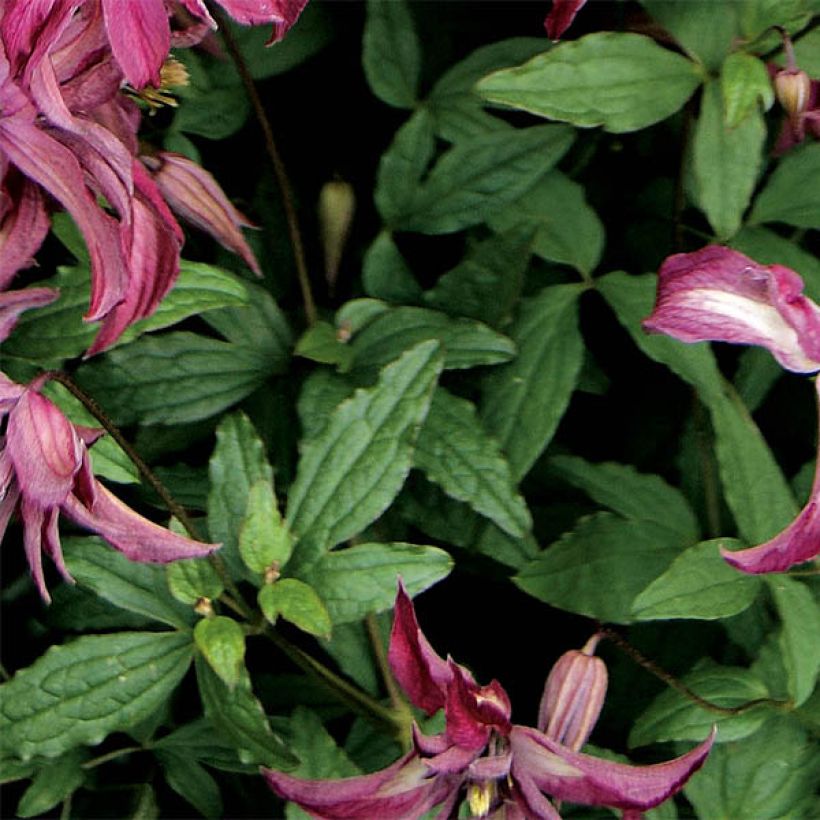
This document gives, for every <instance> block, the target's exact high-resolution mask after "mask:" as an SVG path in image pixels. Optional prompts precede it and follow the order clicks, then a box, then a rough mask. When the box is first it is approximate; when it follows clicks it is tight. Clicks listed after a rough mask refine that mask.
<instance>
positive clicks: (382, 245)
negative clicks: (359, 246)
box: [362, 231, 421, 304]
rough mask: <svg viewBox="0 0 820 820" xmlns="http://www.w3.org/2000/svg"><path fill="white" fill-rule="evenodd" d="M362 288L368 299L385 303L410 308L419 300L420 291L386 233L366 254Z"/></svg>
mask: <svg viewBox="0 0 820 820" xmlns="http://www.w3.org/2000/svg"><path fill="white" fill-rule="evenodd" d="M362 285H363V286H364V290H365V293H367V295H368V296H373V297H375V298H377V299H386V300H387V301H388V302H396V303H398V304H413V303H414V302H417V301H418V300H419V298H420V297H421V287H420V286H419V283H418V282H417V281H416V280H415V278H414V276H413V273H412V271H411V270H410V268H409V267H408V265H407V262H406V261H405V259H404V257H403V256H402V255H401V251H399V249H398V248H397V247H396V243H395V242H394V241H393V237H392V236H391V235H390V233H389V232H388V231H382V232H381V233H380V234H379V235H378V236H377V237H376V238H375V239H374V240H373V242H372V244H371V245H370V247H369V248H368V249H367V251H366V252H365V255H364V261H363V262H362Z"/></svg>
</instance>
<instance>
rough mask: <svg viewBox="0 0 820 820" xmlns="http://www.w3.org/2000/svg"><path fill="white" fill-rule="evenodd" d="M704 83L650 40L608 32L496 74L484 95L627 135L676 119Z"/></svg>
mask: <svg viewBox="0 0 820 820" xmlns="http://www.w3.org/2000/svg"><path fill="white" fill-rule="evenodd" d="M700 81H701V69H699V67H698V66H697V65H696V64H695V63H693V62H692V61H691V60H687V59H686V58H685V57H682V56H680V55H679V54H675V53H673V52H672V51H669V50H668V49H665V48H662V47H661V46H659V45H658V44H657V43H655V42H654V41H653V40H651V39H650V38H649V37H644V36H642V35H639V34H632V33H621V32H600V33H596V34H588V35H586V36H585V37H582V38H581V39H580V40H575V41H570V42H565V43H562V44H561V45H559V46H557V47H555V48H553V49H552V50H551V51H548V52H547V53H546V54H540V55H538V56H537V57H534V58H533V59H531V60H530V61H529V62H526V63H524V64H523V65H520V66H516V67H514V68H507V69H503V70H501V71H496V72H494V73H492V74H490V75H488V76H487V77H485V78H484V79H483V80H481V81H480V82H479V83H478V85H477V86H476V90H477V92H478V94H479V95H480V96H482V97H483V98H484V99H485V100H488V101H489V102H492V103H499V104H501V105H505V106H509V107H511V108H518V109H522V110H524V111H529V112H530V113H532V114H537V115H539V116H541V117H547V118H549V119H553V120H562V121H564V122H570V123H573V124H574V125H579V126H582V127H591V126H596V125H603V126H604V128H605V129H606V130H607V131H612V132H614V133H620V132H624V131H637V130H638V129H640V128H645V127H646V126H648V125H652V124H653V123H656V122H659V121H660V120H663V119H666V118H667V117H668V116H670V115H671V114H674V113H675V111H677V110H678V109H679V108H681V107H682V106H683V104H684V103H685V102H686V100H688V99H689V97H690V96H691V95H692V92H693V91H694V90H695V89H696V88H697V87H698V85H699V84H700Z"/></svg>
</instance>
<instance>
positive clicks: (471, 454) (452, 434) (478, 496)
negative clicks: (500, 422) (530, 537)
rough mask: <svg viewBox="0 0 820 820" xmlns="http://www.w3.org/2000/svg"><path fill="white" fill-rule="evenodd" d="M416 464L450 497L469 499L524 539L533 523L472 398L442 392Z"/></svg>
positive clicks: (419, 443)
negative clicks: (479, 416)
mask: <svg viewBox="0 0 820 820" xmlns="http://www.w3.org/2000/svg"><path fill="white" fill-rule="evenodd" d="M413 465H414V466H415V467H417V468H418V469H420V470H422V471H423V472H424V473H425V475H426V476H427V478H428V479H430V481H432V482H434V483H435V484H438V485H439V486H440V487H441V488H442V489H443V490H444V492H445V493H447V495H449V496H450V497H452V498H455V499H456V500H458V501H464V502H465V503H467V504H468V505H469V506H470V507H472V508H473V509H474V510H475V511H476V512H478V513H481V515H483V516H485V517H486V518H489V519H490V520H491V521H493V522H494V523H495V524H496V525H497V526H498V527H500V528H501V529H502V530H504V531H505V532H507V533H509V534H510V535H512V536H515V537H523V536H524V535H526V533H527V532H528V531H529V529H530V528H531V527H532V519H531V517H530V513H529V510H528V509H527V505H526V503H525V502H524V499H523V498H522V497H521V495H520V494H519V493H518V491H517V489H516V487H515V483H514V481H513V478H512V474H511V472H510V466H509V464H508V463H507V461H506V459H505V458H504V456H503V455H502V453H501V449H500V447H499V445H498V442H497V441H496V440H495V439H493V438H492V437H491V436H489V435H488V434H487V432H486V431H485V430H484V428H483V427H482V426H481V422H480V421H479V419H478V414H477V412H476V409H475V406H474V405H473V404H472V403H471V402H469V401H467V400H466V399H461V398H458V397H457V396H454V395H452V394H451V393H448V392H447V391H446V390H443V389H439V390H436V392H435V394H434V396H433V402H432V404H431V405H430V412H429V414H428V415H427V419H426V420H425V422H424V425H423V426H422V428H421V433H420V434H419V438H418V441H417V442H416V452H415V455H414V457H413Z"/></svg>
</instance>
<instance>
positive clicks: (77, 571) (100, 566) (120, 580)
mask: <svg viewBox="0 0 820 820" xmlns="http://www.w3.org/2000/svg"><path fill="white" fill-rule="evenodd" d="M62 541H63V556H64V558H65V563H66V567H68V571H69V572H70V573H71V575H72V576H73V577H74V580H75V581H77V584H78V585H79V586H80V587H81V588H82V589H90V590H91V591H92V592H94V593H95V594H96V595H99V596H100V597H101V598H104V599H105V600H106V601H109V602H111V603H112V604H114V605H115V606H118V607H120V608H121V609H125V610H128V611H129V612H136V613H138V614H140V615H144V616H145V617H147V618H151V619H152V620H155V621H161V622H162V623H166V624H169V625H170V626H174V627H182V628H185V627H187V626H190V625H191V623H192V620H193V619H192V617H191V613H190V611H189V610H188V609H187V608H186V607H184V606H180V605H179V604H177V602H176V601H174V600H172V598H171V596H170V595H169V594H168V588H167V587H166V586H165V568H164V567H161V566H157V565H156V564H142V563H138V562H136V561H129V560H128V559H127V558H126V557H125V556H124V555H121V554H120V553H119V552H117V551H116V550H114V549H113V548H112V547H110V546H109V545H108V544H106V543H105V542H104V541H102V540H101V539H99V538H63V539H62Z"/></svg>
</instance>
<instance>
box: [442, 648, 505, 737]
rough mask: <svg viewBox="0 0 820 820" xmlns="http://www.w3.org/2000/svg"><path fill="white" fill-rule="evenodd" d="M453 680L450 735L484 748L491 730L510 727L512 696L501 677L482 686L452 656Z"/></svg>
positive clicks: (448, 712) (447, 711) (449, 692)
mask: <svg viewBox="0 0 820 820" xmlns="http://www.w3.org/2000/svg"><path fill="white" fill-rule="evenodd" d="M449 663H450V669H451V670H452V674H453V680H452V683H451V684H450V685H449V686H448V687H447V703H446V706H445V716H446V718H447V728H446V735H447V739H448V740H450V741H451V742H453V743H455V744H456V745H457V746H460V747H463V748H465V749H470V750H472V751H473V752H479V751H481V750H482V749H483V748H484V747H485V746H486V745H487V741H488V739H489V736H490V732H491V731H493V730H494V731H497V732H498V733H499V734H501V735H507V734H508V733H509V731H510V711H511V708H510V699H509V697H508V696H507V693H506V692H505V691H504V688H503V687H502V686H501V684H500V683H498V681H493V682H492V683H490V684H489V685H488V686H482V687H479V686H478V685H477V684H476V683H475V682H473V680H472V678H470V677H468V676H467V674H466V672H465V670H463V669H462V668H461V667H460V666H459V665H458V664H456V663H455V662H454V661H452V660H450V661H449Z"/></svg>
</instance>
